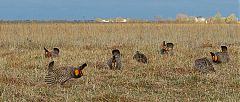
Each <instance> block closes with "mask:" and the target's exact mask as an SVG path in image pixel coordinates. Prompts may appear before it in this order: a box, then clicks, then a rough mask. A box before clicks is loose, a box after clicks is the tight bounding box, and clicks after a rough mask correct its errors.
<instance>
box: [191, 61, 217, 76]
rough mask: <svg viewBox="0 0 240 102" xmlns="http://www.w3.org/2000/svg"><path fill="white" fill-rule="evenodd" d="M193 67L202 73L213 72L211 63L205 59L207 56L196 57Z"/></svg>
mask: <svg viewBox="0 0 240 102" xmlns="http://www.w3.org/2000/svg"><path fill="white" fill-rule="evenodd" d="M194 68H195V69H196V70H198V71H200V72H203V73H207V72H210V71H213V72H215V69H214V67H213V65H212V63H211V62H210V61H209V60H208V59H207V57H204V58H200V59H196V60H195V65H194Z"/></svg>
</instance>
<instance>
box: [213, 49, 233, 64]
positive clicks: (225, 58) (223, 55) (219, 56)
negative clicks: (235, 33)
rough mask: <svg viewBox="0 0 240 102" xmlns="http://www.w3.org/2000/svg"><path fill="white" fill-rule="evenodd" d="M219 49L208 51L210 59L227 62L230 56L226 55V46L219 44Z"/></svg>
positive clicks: (215, 61)
mask: <svg viewBox="0 0 240 102" xmlns="http://www.w3.org/2000/svg"><path fill="white" fill-rule="evenodd" d="M221 50H222V51H220V52H215V53H213V52H210V54H211V56H212V61H213V62H214V63H227V62H229V60H230V58H229V55H228V51H227V47H226V46H221Z"/></svg>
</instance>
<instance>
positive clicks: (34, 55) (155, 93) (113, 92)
mask: <svg viewBox="0 0 240 102" xmlns="http://www.w3.org/2000/svg"><path fill="white" fill-rule="evenodd" d="M0 39H1V40H0V101H13V102H16V101H28V102H29V101H68V102H71V101H105V102H106V101H130V102H139V101H149V102H152V101H239V100H240V56H239V55H240V25H236V24H157V23H10V24H8V23H1V24H0ZM163 40H165V41H166V42H173V43H174V44H175V46H174V51H175V52H174V56H165V57H163V56H161V55H160V54H159V50H160V44H161V43H162V41H163ZM220 45H226V46H228V48H229V55H230V58H231V61H230V62H229V63H226V64H220V65H214V67H215V69H216V72H215V73H208V74H201V73H199V72H195V71H194V70H193V68H192V67H193V64H194V60H195V59H197V58H202V57H205V56H206V57H208V58H211V56H210V53H209V52H210V51H213V52H215V51H219V50H220ZM44 47H47V48H49V49H51V48H53V47H58V48H59V49H60V56H59V57H58V58H54V59H53V60H54V61H55V65H56V66H69V65H72V66H78V65H80V64H82V63H84V62H86V63H87V64H88V66H87V67H86V68H85V69H84V72H85V76H84V78H85V79H84V80H83V79H82V78H80V79H73V80H70V81H68V82H66V83H65V84H64V85H51V86H50V85H47V84H46V83H45V82H44V77H45V75H46V74H47V66H48V63H49V62H50V61H51V59H48V58H45V57H44V55H43V54H44V49H43V48H44ZM115 48H117V49H119V50H120V51H121V53H122V60H123V68H122V70H117V71H116V70H115V71H114V70H109V69H108V67H107V66H106V61H107V59H109V58H110V57H111V50H112V49H115ZM137 50H139V51H140V52H142V53H144V54H146V56H147V57H148V58H149V63H148V64H146V65H145V64H141V63H137V62H136V61H134V60H133V59H132V57H133V54H134V53H135V51H137Z"/></svg>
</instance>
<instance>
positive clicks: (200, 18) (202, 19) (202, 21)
mask: <svg viewBox="0 0 240 102" xmlns="http://www.w3.org/2000/svg"><path fill="white" fill-rule="evenodd" d="M194 20H195V22H197V23H206V24H207V23H208V22H207V20H206V18H204V17H202V16H198V17H195V18H194Z"/></svg>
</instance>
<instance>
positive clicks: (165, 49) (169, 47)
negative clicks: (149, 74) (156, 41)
mask: <svg viewBox="0 0 240 102" xmlns="http://www.w3.org/2000/svg"><path fill="white" fill-rule="evenodd" d="M173 46H174V44H173V43H167V44H166V42H165V41H163V43H162V45H161V49H160V54H162V55H164V54H167V55H168V54H170V55H173Z"/></svg>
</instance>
